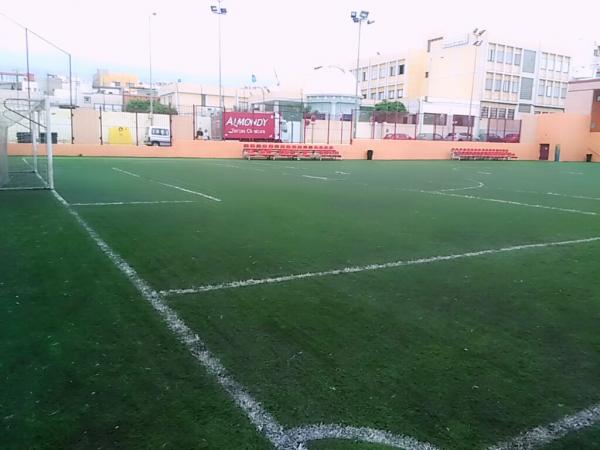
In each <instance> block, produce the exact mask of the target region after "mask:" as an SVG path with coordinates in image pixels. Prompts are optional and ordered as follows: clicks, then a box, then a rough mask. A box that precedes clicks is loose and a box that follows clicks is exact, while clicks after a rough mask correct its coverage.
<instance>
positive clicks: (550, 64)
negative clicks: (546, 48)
mask: <svg viewBox="0 0 600 450" xmlns="http://www.w3.org/2000/svg"><path fill="white" fill-rule="evenodd" d="M554 69H556V56H555V55H550V56H549V57H548V70H554Z"/></svg>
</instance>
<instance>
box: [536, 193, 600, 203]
mask: <svg viewBox="0 0 600 450" xmlns="http://www.w3.org/2000/svg"><path fill="white" fill-rule="evenodd" d="M546 195H552V196H554V197H566V198H576V199H579V200H595V201H600V198H598V197H587V196H585V195H566V194H557V193H556V192H547V193H546Z"/></svg>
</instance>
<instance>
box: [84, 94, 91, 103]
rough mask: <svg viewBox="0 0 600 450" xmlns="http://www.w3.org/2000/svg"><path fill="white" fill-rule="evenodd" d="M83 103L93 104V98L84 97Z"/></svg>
mask: <svg viewBox="0 0 600 450" xmlns="http://www.w3.org/2000/svg"><path fill="white" fill-rule="evenodd" d="M83 103H88V104H89V103H92V97H91V96H89V95H84V96H83Z"/></svg>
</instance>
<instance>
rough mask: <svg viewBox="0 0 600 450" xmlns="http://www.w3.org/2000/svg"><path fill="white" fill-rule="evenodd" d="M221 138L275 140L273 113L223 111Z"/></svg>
mask: <svg viewBox="0 0 600 450" xmlns="http://www.w3.org/2000/svg"><path fill="white" fill-rule="evenodd" d="M223 139H232V140H233V139H250V140H252V139H256V140H275V113H263V112H225V113H223Z"/></svg>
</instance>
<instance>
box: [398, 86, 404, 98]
mask: <svg viewBox="0 0 600 450" xmlns="http://www.w3.org/2000/svg"><path fill="white" fill-rule="evenodd" d="M402 97H404V88H402V89H398V98H402Z"/></svg>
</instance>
